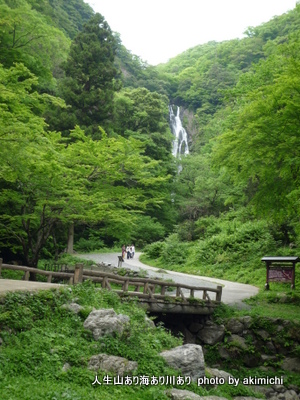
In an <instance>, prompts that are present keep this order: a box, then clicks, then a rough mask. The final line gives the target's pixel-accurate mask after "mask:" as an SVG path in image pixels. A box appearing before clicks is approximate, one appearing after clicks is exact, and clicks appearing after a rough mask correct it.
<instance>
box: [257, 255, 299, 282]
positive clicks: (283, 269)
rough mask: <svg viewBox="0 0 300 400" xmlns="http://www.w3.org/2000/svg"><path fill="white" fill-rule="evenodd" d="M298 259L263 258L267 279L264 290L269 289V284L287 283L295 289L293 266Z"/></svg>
mask: <svg viewBox="0 0 300 400" xmlns="http://www.w3.org/2000/svg"><path fill="white" fill-rule="evenodd" d="M299 260H300V259H299V257H263V258H262V259H261V261H264V262H265V263H266V267H267V277H266V284H265V288H266V289H267V290H268V289H269V288H270V286H269V282H288V283H291V288H292V289H295V266H296V263H297V262H298V261H299Z"/></svg>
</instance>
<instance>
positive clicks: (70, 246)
mask: <svg viewBox="0 0 300 400" xmlns="http://www.w3.org/2000/svg"><path fill="white" fill-rule="evenodd" d="M73 245H74V223H71V224H70V225H69V232H68V245H67V253H68V254H73V252H74V250H73Z"/></svg>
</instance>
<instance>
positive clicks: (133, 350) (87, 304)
mask: <svg viewBox="0 0 300 400" xmlns="http://www.w3.org/2000/svg"><path fill="white" fill-rule="evenodd" d="M73 300H76V302H77V303H78V304H80V305H81V306H82V307H83V309H82V310H81V311H80V312H79V314H74V313H73V312H71V311H68V310H67V309H65V308H63V307H62V306H63V305H64V304H67V303H70V302H71V301H73ZM94 307H95V308H96V309H99V308H113V309H114V310H115V311H116V312H117V313H122V314H126V315H128V316H130V326H129V328H128V329H127V330H126V331H125V332H124V333H123V334H122V335H120V336H117V337H112V336H106V337H104V338H102V339H100V340H99V341H95V340H94V339H93V337H92V334H91V333H90V332H89V331H87V330H85V329H84V328H83V322H84V320H85V319H86V317H87V316H88V314H89V312H90V311H92V309H93V308H94ZM0 328H1V333H0V338H1V342H0V343H1V344H0V364H1V368H0V392H1V400H10V399H12V398H13V399H14V400H29V399H30V400H45V399H46V400H65V399H70V400H87V399H99V398H103V399H104V398H105V399H108V400H110V399H111V400H113V399H114V400H115V399H120V400H140V399H153V400H155V399H160V400H163V399H167V398H168V397H167V396H166V394H165V390H166V389H168V387H171V386H170V385H150V384H149V385H141V384H138V385H127V386H126V385H113V384H112V385H105V384H102V385H98V384H95V385H93V382H94V381H95V375H96V373H95V372H92V371H90V370H89V369H88V368H87V366H88V361H89V359H90V357H91V356H92V355H96V354H99V353H107V354H111V355H117V356H122V357H125V358H127V359H129V360H133V361H137V362H138V369H137V371H136V373H135V374H134V375H135V376H137V377H142V376H148V377H153V376H154V377H160V376H161V377H163V376H164V377H166V376H178V375H179V374H178V372H176V371H174V370H172V369H170V368H169V367H168V366H167V365H166V364H165V362H164V360H163V359H162V358H161V357H160V356H159V353H160V352H161V351H162V350H165V349H170V348H172V347H176V346H177V345H180V344H181V343H182V340H181V339H180V338H176V337H174V336H172V335H171V334H170V333H169V332H167V331H166V330H164V329H163V328H162V327H161V326H158V327H152V326H150V325H149V323H147V322H146V321H145V312H144V311H143V310H142V309H141V308H140V307H138V306H137V304H136V303H135V302H134V301H129V302H125V303H124V302H123V303H121V302H120V299H119V297H118V296H117V295H116V294H114V293H111V292H107V291H105V290H98V289H96V288H95V287H94V285H92V284H91V283H89V282H85V283H84V284H82V285H78V286H76V287H68V286H66V287H65V288H63V289H61V290H59V291H58V290H51V291H40V292H38V293H33V294H31V293H10V294H7V295H6V296H4V297H1V298H0ZM97 374H98V379H99V381H100V382H103V381H102V378H103V376H104V373H102V372H101V371H98V373H97ZM177 388H179V389H188V390H191V391H193V392H195V393H198V394H199V395H213V394H215V395H222V396H225V397H227V398H228V399H231V398H232V396H234V395H244V396H245V395H251V393H252V392H251V391H250V390H249V389H248V388H246V387H244V386H243V385H240V386H239V387H237V388H235V387H233V386H228V385H223V386H220V387H217V388H214V387H198V386H197V385H196V384H190V385H188V384H186V385H179V386H177Z"/></svg>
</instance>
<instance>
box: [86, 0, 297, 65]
mask: <svg viewBox="0 0 300 400" xmlns="http://www.w3.org/2000/svg"><path fill="white" fill-rule="evenodd" d="M85 2H86V3H89V4H90V5H91V7H92V8H93V9H94V10H95V11H96V12H99V13H100V14H102V15H103V16H104V17H105V19H106V21H107V22H108V24H109V26H110V28H111V29H112V30H113V31H114V32H118V33H119V34H120V35H121V40H122V43H123V45H124V46H125V47H126V48H127V49H128V50H130V51H131V52H132V53H133V54H135V55H137V56H139V57H141V59H142V60H143V61H147V62H148V63H149V64H151V65H156V64H159V63H164V62H167V61H168V59H170V58H172V57H175V56H176V55H178V54H180V53H182V52H183V51H185V50H187V49H189V48H191V47H193V46H196V45H198V44H204V43H207V42H209V41H210V40H215V41H218V42H220V41H223V40H230V39H235V38H242V37H243V32H244V31H245V30H246V29H247V27H249V26H258V25H260V24H262V23H263V22H267V21H269V20H270V19H272V17H274V16H275V15H281V14H283V13H285V12H287V11H289V10H292V9H293V8H294V7H295V5H296V0H85Z"/></svg>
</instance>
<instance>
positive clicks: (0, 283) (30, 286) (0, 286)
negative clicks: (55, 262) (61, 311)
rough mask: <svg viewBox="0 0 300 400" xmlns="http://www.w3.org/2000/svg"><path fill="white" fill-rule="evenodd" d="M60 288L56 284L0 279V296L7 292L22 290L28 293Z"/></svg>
mask: <svg viewBox="0 0 300 400" xmlns="http://www.w3.org/2000/svg"><path fill="white" fill-rule="evenodd" d="M61 286H62V285H59V284H57V283H46V282H31V281H18V280H14V279H0V295H1V294H3V293H7V292H16V291H24V290H29V291H35V290H45V289H53V288H56V287H61Z"/></svg>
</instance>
